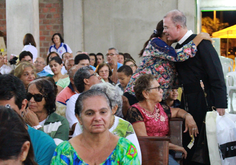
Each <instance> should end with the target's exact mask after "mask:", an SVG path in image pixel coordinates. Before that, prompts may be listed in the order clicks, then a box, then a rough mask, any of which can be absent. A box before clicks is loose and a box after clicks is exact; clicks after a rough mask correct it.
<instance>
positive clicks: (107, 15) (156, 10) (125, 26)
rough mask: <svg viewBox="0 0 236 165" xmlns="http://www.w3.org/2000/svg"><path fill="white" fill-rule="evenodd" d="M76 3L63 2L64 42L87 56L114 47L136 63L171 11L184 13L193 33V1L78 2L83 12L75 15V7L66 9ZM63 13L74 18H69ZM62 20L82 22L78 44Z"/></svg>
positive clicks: (105, 0)
mask: <svg viewBox="0 0 236 165" xmlns="http://www.w3.org/2000/svg"><path fill="white" fill-rule="evenodd" d="M75 1H76V0H71V1H67V0H64V4H63V5H64V20H63V21H64V28H65V27H66V26H67V28H66V29H64V36H65V39H66V41H67V43H68V44H69V45H70V46H71V45H72V44H75V45H78V48H76V49H74V48H73V46H71V47H72V50H73V49H74V50H79V49H80V48H84V49H83V50H84V51H87V52H89V53H90V52H94V53H97V52H102V53H103V54H106V51H107V49H108V48H109V47H116V48H117V49H118V50H119V51H120V52H128V53H130V54H131V55H132V56H133V57H134V58H135V59H136V61H137V62H138V61H139V58H138V53H139V51H140V50H141V49H142V47H143V44H144V43H145V41H146V40H147V39H148V38H149V36H150V35H151V34H152V33H153V30H154V29H155V27H156V25H157V23H158V22H159V21H160V20H161V19H162V18H163V16H164V15H165V14H166V13H167V12H168V11H170V10H173V9H179V10H181V11H183V12H184V13H186V16H187V25H188V27H189V29H192V30H193V31H195V15H196V6H195V0H148V1H146V0H119V1H118V0H102V1H98V0H82V1H81V0H79V2H81V3H80V4H82V9H81V8H80V7H78V8H77V11H76V10H75V9H74V8H75V6H77V5H74V6H73V7H68V6H71V3H74V2H75ZM65 2H66V3H65ZM67 2H68V3H69V5H68V6H66V5H67ZM65 11H67V14H68V15H70V16H71V17H73V18H68V15H67V16H66V15H65ZM80 11H82V13H80ZM65 16H66V18H65ZM65 19H74V20H77V21H79V22H83V26H78V31H81V28H83V30H82V31H83V32H81V33H80V35H79V36H78V34H76V33H75V35H76V36H77V38H78V40H75V39H73V34H74V27H73V26H75V25H74V24H73V23H68V22H67V20H65ZM77 23H78V22H77ZM65 24H69V26H68V25H65ZM67 37H68V38H67ZM68 40H71V41H73V42H74V43H70V42H71V41H68ZM74 50H73V52H74Z"/></svg>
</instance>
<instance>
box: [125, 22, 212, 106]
mask: <svg viewBox="0 0 236 165" xmlns="http://www.w3.org/2000/svg"><path fill="white" fill-rule="evenodd" d="M163 29H164V28H163V21H162V20H161V21H160V22H159V23H158V24H157V27H156V29H155V30H154V32H153V34H152V35H151V36H150V38H149V39H148V40H147V41H146V42H145V44H144V46H143V49H142V50H141V52H140V53H139V56H140V57H142V62H141V64H140V65H139V67H138V68H137V70H136V71H135V73H134V74H133V75H132V77H131V79H130V82H129V84H128V85H127V87H126V90H125V92H127V93H126V95H125V96H127V97H128V99H129V98H132V97H133V96H135V94H134V89H133V87H134V86H135V81H136V80H137V78H138V77H140V76H141V75H143V74H152V75H154V77H155V78H156V80H157V81H158V82H159V83H160V85H161V88H162V89H163V95H164V96H163V97H164V98H165V97H166V92H167V90H168V89H169V88H170V87H171V86H172V85H173V84H174V82H176V75H177V73H176V69H175V66H174V63H173V62H183V61H185V60H188V59H189V58H193V57H194V56H195V54H196V51H197V45H198V44H199V43H200V42H201V41H202V39H208V40H211V38H210V36H209V34H207V33H200V34H198V35H197V36H196V37H195V38H194V39H193V40H192V41H190V42H189V43H188V44H186V45H184V46H183V48H181V49H178V50H177V51H175V49H174V48H172V47H171V44H172V43H173V42H171V41H168V40H167V37H166V35H165V34H164V33H163ZM129 100H130V99H129ZM136 101H137V100H136ZM133 103H134V102H132V103H131V102H130V105H132V104H133Z"/></svg>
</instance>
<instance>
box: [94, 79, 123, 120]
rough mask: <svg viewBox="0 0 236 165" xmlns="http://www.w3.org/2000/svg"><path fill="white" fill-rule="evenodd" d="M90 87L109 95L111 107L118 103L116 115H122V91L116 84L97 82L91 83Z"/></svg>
mask: <svg viewBox="0 0 236 165" xmlns="http://www.w3.org/2000/svg"><path fill="white" fill-rule="evenodd" d="M90 89H95V90H101V91H103V92H104V93H106V95H107V96H108V97H109V99H110V102H111V106H112V108H113V107H114V106H116V105H118V108H117V111H116V113H115V115H116V116H119V117H123V114H122V104H123V101H122V94H123V92H122V91H121V89H120V88H119V87H118V86H113V85H112V84H110V83H99V84H95V85H93V86H92V87H91V88H90Z"/></svg>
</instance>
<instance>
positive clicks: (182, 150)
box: [176, 146, 187, 159]
mask: <svg viewBox="0 0 236 165" xmlns="http://www.w3.org/2000/svg"><path fill="white" fill-rule="evenodd" d="M178 147H179V148H178V150H176V151H180V152H182V153H183V155H182V157H183V158H184V159H186V158H187V151H186V150H185V149H184V147H180V146H178Z"/></svg>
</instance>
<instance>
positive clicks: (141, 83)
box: [134, 74, 155, 101]
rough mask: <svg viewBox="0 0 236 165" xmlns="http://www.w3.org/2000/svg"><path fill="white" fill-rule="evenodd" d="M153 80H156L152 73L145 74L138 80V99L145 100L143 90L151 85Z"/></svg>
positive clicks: (136, 89)
mask: <svg viewBox="0 0 236 165" xmlns="http://www.w3.org/2000/svg"><path fill="white" fill-rule="evenodd" d="M153 80H155V78H154V76H153V75H151V74H144V75H142V76H140V77H139V78H138V79H137V80H136V82H135V86H134V92H135V96H136V98H137V99H138V101H143V100H144V99H145V98H144V96H143V93H142V92H143V91H144V90H146V89H148V88H150V87H151V81H153Z"/></svg>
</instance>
